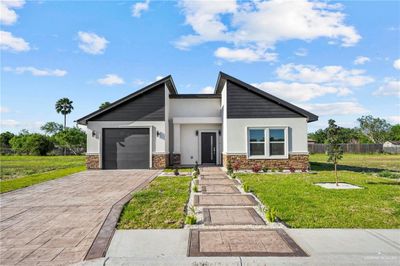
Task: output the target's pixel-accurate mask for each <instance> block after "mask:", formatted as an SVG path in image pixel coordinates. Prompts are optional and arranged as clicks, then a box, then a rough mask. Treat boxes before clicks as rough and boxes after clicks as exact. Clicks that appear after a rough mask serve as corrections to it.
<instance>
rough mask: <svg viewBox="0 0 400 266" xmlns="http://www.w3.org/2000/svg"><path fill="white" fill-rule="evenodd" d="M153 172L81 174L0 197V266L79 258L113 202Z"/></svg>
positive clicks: (69, 261) (54, 262)
mask: <svg viewBox="0 0 400 266" xmlns="http://www.w3.org/2000/svg"><path fill="white" fill-rule="evenodd" d="M156 173H157V171H154V170H115V171H86V172H81V173H77V174H74V175H71V176H68V177H64V178H61V179H57V180H52V181H48V182H45V183H42V184H38V185H34V186H31V187H27V188H24V189H20V190H16V191H13V192H9V193H5V194H2V195H0V203H1V205H0V206H1V207H0V264H1V265H10V264H11V265H12V264H17V263H18V264H24V265H34V264H51V265H66V264H71V263H75V262H79V261H81V260H83V258H84V256H85V255H86V253H87V251H88V250H89V248H90V246H91V244H92V242H93V240H94V238H95V237H96V234H97V233H98V231H99V229H100V228H101V225H102V224H103V222H104V220H105V218H106V217H107V214H108V213H109V211H110V209H111V207H112V206H113V204H115V203H116V202H117V201H119V200H120V199H121V198H123V197H124V196H125V195H127V194H128V193H130V192H131V191H132V190H134V189H135V188H137V187H138V186H139V185H141V184H143V183H144V182H146V181H148V180H149V179H151V177H152V176H154V175H155V174H156Z"/></svg>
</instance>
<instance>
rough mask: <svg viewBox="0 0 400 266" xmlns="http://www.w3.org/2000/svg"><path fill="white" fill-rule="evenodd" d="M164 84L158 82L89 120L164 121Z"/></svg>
mask: <svg viewBox="0 0 400 266" xmlns="http://www.w3.org/2000/svg"><path fill="white" fill-rule="evenodd" d="M164 120H165V85H164V84H160V85H159V86H157V87H156V88H153V89H151V90H149V91H147V92H146V93H144V94H142V95H139V96H137V97H135V98H133V99H131V100H129V101H127V102H124V103H122V104H120V105H117V106H115V108H113V109H110V110H108V111H106V112H104V113H101V114H99V115H97V116H95V117H93V118H91V119H89V121H164Z"/></svg>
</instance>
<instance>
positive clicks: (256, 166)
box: [251, 163, 261, 173]
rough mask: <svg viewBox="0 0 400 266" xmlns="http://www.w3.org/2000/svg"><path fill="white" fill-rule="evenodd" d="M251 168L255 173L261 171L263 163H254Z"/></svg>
mask: <svg viewBox="0 0 400 266" xmlns="http://www.w3.org/2000/svg"><path fill="white" fill-rule="evenodd" d="M251 170H252V171H253V172H254V173H258V172H260V170H261V165H259V164H258V163H256V164H253V166H252V167H251Z"/></svg>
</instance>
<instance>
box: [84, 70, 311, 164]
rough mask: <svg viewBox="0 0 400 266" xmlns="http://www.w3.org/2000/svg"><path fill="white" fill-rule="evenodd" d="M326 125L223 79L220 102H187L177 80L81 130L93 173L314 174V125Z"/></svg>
mask: <svg viewBox="0 0 400 266" xmlns="http://www.w3.org/2000/svg"><path fill="white" fill-rule="evenodd" d="M317 120H318V117H317V116H316V115H314V114H312V113H310V112H307V111H306V110H303V109H301V108H299V107H297V106H295V105H293V104H290V103H288V102H286V101H283V100H281V99H279V98H277V97H275V96H272V95H271V94H268V93H266V92H264V91H262V90H260V89H257V88H255V87H253V86H252V85H250V84H247V83H245V82H243V81H241V80H238V79H236V78H234V77H232V76H229V75H227V74H225V73H222V72H220V74H219V76H218V80H217V83H216V85H215V90H214V93H213V94H179V93H178V91H177V90H176V88H175V85H174V81H173V79H172V77H171V76H167V77H165V78H163V79H161V80H158V81H156V82H154V83H152V84H150V85H148V86H146V87H144V88H143V89H141V90H138V91H136V92H134V93H132V94H130V95H128V96H126V97H124V98H122V99H120V100H118V101H116V102H114V103H112V104H111V105H110V106H108V107H107V108H104V109H100V110H97V111H95V112H93V113H90V114H88V115H86V116H84V117H82V118H81V119H79V120H78V121H77V122H78V123H79V124H81V125H86V126H87V168H88V169H135V168H137V169H143V168H164V167H167V166H169V165H194V164H195V163H196V162H198V164H207V165H208V164H214V165H223V166H226V165H227V163H228V162H229V161H231V162H235V161H239V162H240V166H241V168H243V169H248V168H251V167H252V165H253V164H255V163H258V164H261V165H263V166H266V167H268V168H285V169H287V168H289V167H294V168H296V169H304V168H307V167H308V149H307V123H309V122H313V121H317Z"/></svg>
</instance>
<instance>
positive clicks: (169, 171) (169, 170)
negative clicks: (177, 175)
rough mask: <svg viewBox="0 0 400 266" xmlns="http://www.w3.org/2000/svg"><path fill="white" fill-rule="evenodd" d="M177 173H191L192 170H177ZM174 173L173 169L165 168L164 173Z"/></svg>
mask: <svg viewBox="0 0 400 266" xmlns="http://www.w3.org/2000/svg"><path fill="white" fill-rule="evenodd" d="M178 170H179V172H182V173H183V172H192V171H193V168H187V167H186V168H178ZM174 171H175V168H165V169H164V172H166V173H173V172H174Z"/></svg>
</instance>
